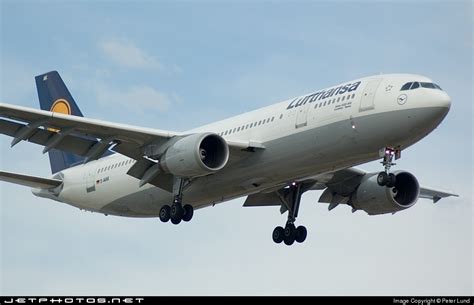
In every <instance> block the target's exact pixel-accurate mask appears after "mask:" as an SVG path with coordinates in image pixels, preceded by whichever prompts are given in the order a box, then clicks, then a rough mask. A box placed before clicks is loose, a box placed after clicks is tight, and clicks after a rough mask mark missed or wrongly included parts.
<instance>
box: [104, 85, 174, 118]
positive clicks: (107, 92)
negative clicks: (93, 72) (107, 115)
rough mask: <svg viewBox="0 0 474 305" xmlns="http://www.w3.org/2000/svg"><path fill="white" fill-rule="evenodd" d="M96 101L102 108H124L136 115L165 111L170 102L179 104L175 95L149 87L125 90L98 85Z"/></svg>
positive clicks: (141, 86) (134, 87)
mask: <svg viewBox="0 0 474 305" xmlns="http://www.w3.org/2000/svg"><path fill="white" fill-rule="evenodd" d="M96 95H97V101H98V103H99V104H100V105H102V106H110V105H111V104H113V105H114V107H121V108H125V109H127V110H129V111H131V112H133V113H136V114H144V113H145V112H146V111H153V110H158V111H166V110H167V109H168V107H169V105H170V104H171V103H172V102H179V98H178V97H177V96H176V95H175V94H166V93H162V92H160V91H158V90H156V89H154V88H152V87H149V86H143V85H140V86H133V87H131V88H127V89H117V88H110V87H108V86H105V85H99V86H98V87H97V88H96Z"/></svg>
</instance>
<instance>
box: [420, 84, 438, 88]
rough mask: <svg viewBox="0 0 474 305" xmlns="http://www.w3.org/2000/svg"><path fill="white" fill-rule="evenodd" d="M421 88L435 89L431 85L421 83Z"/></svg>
mask: <svg viewBox="0 0 474 305" xmlns="http://www.w3.org/2000/svg"><path fill="white" fill-rule="evenodd" d="M421 86H422V87H423V88H431V89H436V87H435V85H434V84H433V83H421Z"/></svg>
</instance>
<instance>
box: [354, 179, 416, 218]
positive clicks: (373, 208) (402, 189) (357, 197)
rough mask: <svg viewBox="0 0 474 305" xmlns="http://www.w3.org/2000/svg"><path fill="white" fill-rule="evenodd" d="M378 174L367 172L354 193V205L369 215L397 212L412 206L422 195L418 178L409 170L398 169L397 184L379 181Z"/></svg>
mask: <svg viewBox="0 0 474 305" xmlns="http://www.w3.org/2000/svg"><path fill="white" fill-rule="evenodd" d="M377 175H378V173H375V174H367V175H365V177H364V178H363V180H362V182H361V184H360V185H359V187H358V188H357V190H356V191H355V192H354V194H353V195H352V206H353V207H354V208H356V209H358V210H364V211H365V212H367V214H369V215H378V214H386V213H395V212H398V211H401V210H404V209H408V208H409V207H412V206H413V205H414V204H415V203H416V201H417V200H418V196H419V195H420V186H419V184H418V180H417V179H416V178H415V176H413V175H412V174H410V173H409V172H404V171H397V172H394V175H395V177H396V178H395V186H394V187H385V186H380V185H379V184H378V183H377Z"/></svg>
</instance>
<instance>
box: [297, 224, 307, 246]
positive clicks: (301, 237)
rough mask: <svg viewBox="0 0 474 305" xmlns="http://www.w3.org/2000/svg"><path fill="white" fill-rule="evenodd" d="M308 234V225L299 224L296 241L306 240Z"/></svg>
mask: <svg viewBox="0 0 474 305" xmlns="http://www.w3.org/2000/svg"><path fill="white" fill-rule="evenodd" d="M307 235H308V231H307V230H306V227H304V226H298V228H296V236H295V240H296V242H298V243H302V242H304V241H305V239H306V236H307Z"/></svg>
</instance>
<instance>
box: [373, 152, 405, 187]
mask: <svg viewBox="0 0 474 305" xmlns="http://www.w3.org/2000/svg"><path fill="white" fill-rule="evenodd" d="M400 156H401V150H400V148H399V147H397V148H392V147H386V148H385V150H384V155H383V160H382V162H380V163H382V165H383V166H384V167H385V171H383V172H380V173H379V174H378V176H377V183H378V184H379V185H380V186H386V187H394V186H395V182H396V181H395V175H394V174H392V173H390V167H392V165H395V163H393V158H394V157H395V159H399V158H400Z"/></svg>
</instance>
